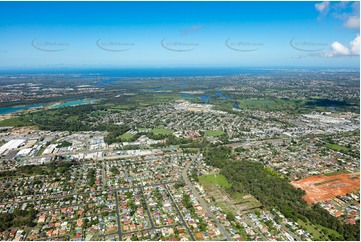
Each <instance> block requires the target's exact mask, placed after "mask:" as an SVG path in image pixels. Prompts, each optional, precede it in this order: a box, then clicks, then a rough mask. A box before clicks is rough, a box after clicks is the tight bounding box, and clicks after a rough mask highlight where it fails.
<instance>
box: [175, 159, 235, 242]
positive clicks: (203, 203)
mask: <svg viewBox="0 0 361 242" xmlns="http://www.w3.org/2000/svg"><path fill="white" fill-rule="evenodd" d="M190 165H191V162H189V163H188V164H187V165H186V167H185V168H184V170H183V171H182V177H183V180H184V182H185V183H186V184H187V186H189V187H190V189H191V190H192V192H193V195H194V196H195V197H196V198H197V200H198V201H199V203H200V204H201V205H202V207H203V208H204V210H206V212H207V214H208V216H209V217H210V218H212V219H213V220H214V221H215V223H216V225H217V227H218V229H219V231H221V233H222V234H223V235H224V237H226V239H227V240H228V241H233V239H232V238H231V236H229V234H228V233H227V231H226V230H225V228H224V227H223V225H222V224H221V223H220V222H219V221H218V218H217V217H216V216H215V215H214V214H213V212H212V211H211V209H210V208H209V207H208V205H207V203H206V202H205V201H204V200H203V198H201V197H200V196H199V194H198V192H197V190H196V189H195V188H194V186H193V185H192V183H191V182H190V181H189V179H188V175H187V171H188V169H189V167H190Z"/></svg>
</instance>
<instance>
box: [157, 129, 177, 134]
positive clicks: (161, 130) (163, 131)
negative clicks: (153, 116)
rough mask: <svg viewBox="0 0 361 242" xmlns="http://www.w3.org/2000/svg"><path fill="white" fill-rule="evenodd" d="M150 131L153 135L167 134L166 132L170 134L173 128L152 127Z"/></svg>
mask: <svg viewBox="0 0 361 242" xmlns="http://www.w3.org/2000/svg"><path fill="white" fill-rule="evenodd" d="M152 133H153V134H155V135H158V134H161V135H168V134H172V133H173V130H171V129H152Z"/></svg>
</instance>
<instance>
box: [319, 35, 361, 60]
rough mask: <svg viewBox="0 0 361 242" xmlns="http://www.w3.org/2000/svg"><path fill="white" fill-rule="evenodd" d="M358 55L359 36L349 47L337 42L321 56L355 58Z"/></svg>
mask: <svg viewBox="0 0 361 242" xmlns="http://www.w3.org/2000/svg"><path fill="white" fill-rule="evenodd" d="M357 55H360V35H359V34H358V35H357V36H356V38H355V39H354V40H352V41H350V44H349V46H344V45H343V44H341V43H340V42H338V41H335V42H333V43H332V44H331V50H329V51H326V52H322V53H321V56H323V57H327V58H331V57H339V56H357Z"/></svg>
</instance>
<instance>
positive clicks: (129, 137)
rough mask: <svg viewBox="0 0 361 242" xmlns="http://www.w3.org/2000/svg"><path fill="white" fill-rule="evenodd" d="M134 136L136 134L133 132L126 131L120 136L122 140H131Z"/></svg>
mask: <svg viewBox="0 0 361 242" xmlns="http://www.w3.org/2000/svg"><path fill="white" fill-rule="evenodd" d="M133 137H134V134H131V133H125V134H122V135H121V136H120V138H121V139H122V140H130V139H132V138H133Z"/></svg>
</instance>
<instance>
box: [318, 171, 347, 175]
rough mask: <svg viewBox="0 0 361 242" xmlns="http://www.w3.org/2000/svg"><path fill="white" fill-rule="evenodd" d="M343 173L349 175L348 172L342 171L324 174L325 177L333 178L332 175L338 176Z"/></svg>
mask: <svg viewBox="0 0 361 242" xmlns="http://www.w3.org/2000/svg"><path fill="white" fill-rule="evenodd" d="M344 173H350V172H349V171H348V170H342V171H335V172H330V173H325V174H324V175H325V176H333V175H338V174H344Z"/></svg>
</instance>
